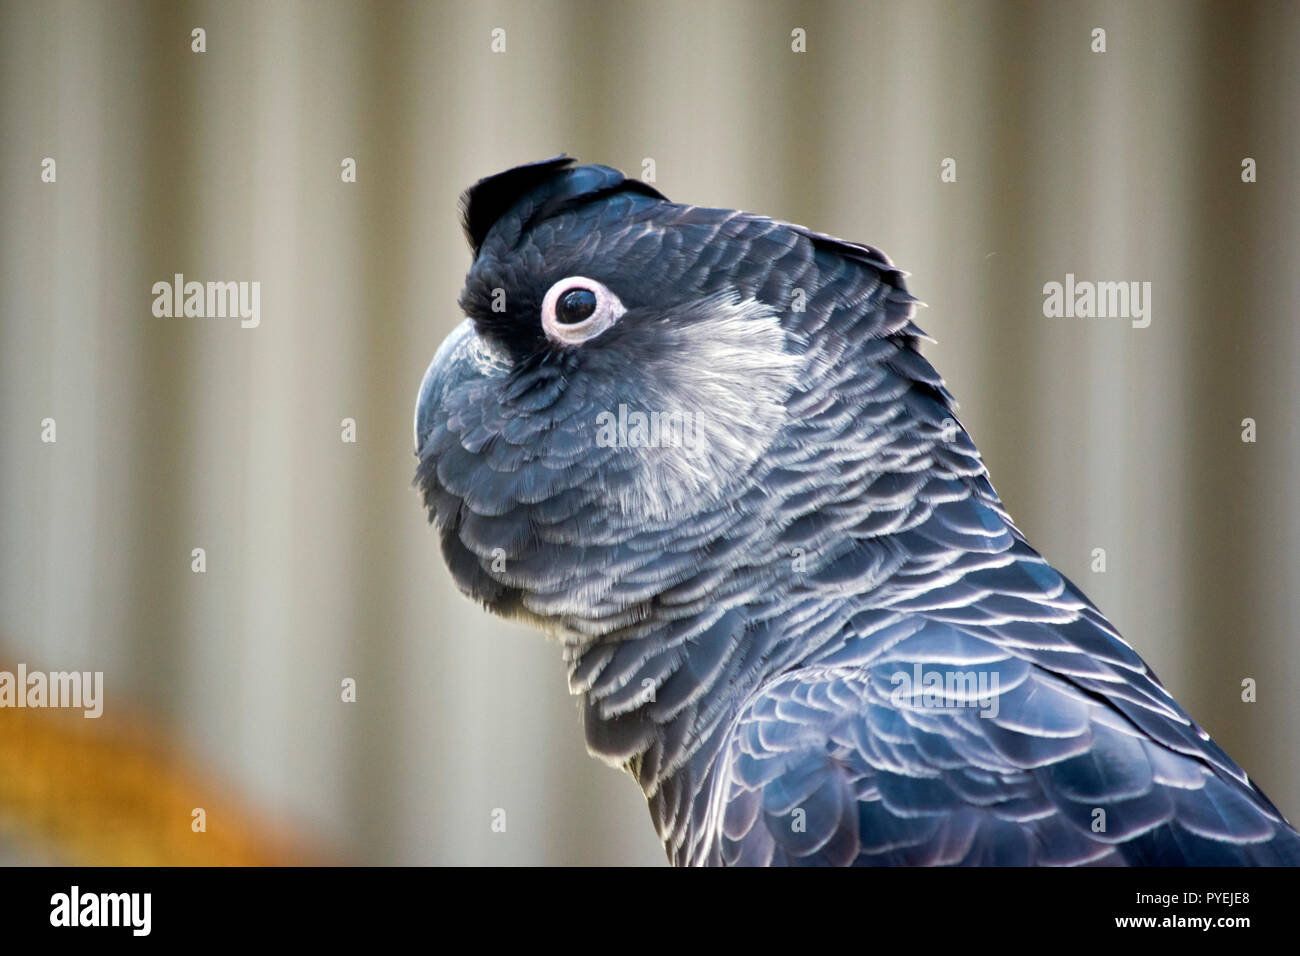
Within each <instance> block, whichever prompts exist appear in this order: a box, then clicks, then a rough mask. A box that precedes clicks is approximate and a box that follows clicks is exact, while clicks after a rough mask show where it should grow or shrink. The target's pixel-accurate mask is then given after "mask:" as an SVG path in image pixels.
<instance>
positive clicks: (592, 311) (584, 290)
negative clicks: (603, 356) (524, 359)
mask: <svg viewBox="0 0 1300 956" xmlns="http://www.w3.org/2000/svg"><path fill="white" fill-rule="evenodd" d="M626 311H627V309H625V308H623V303H622V302H620V301H619V300H618V296H616V295H615V294H614V293H613V292H610V291H609V289H607V288H605V286H604V285H603V284H601V283H599V282H597V281H596V280H595V279H588V278H586V277H584V276H569V277H568V278H567V279H561V280H560V281H559V282H557V283H555V285H553V286H551V288H550V290H549V291H548V292H547V293H546V298H544V299H543V300H542V329H543V330H544V331H545V332H546V334H547V336H548V337H549V338H551V339H553V340H554V341H556V342H559V343H560V344H561V345H581V344H582V343H583V342H586V341H588V340H589V339H594V338H595V337H596V336H598V335H600V333H602V332H604V331H605V330H606V329H608V328H609V327H610V326H611V325H613V324H614V323H615V322H616V321H617V320H618V318H619V317H620V316H621V315H623V313H624V312H626Z"/></svg>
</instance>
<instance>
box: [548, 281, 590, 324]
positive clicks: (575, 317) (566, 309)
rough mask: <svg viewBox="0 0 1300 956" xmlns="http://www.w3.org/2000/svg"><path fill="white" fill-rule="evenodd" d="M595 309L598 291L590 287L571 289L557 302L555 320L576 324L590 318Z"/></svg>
mask: <svg viewBox="0 0 1300 956" xmlns="http://www.w3.org/2000/svg"><path fill="white" fill-rule="evenodd" d="M595 311H596V293H594V292H592V291H591V290H590V289H570V290H569V291H568V292H566V293H564V295H562V296H560V300H559V301H558V302H556V303H555V320H556V321H557V322H561V323H563V324H564V325H576V324H577V323H579V322H584V321H586V320H587V319H589V318H590V317H591V315H592V313H593V312H595Z"/></svg>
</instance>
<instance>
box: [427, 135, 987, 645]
mask: <svg viewBox="0 0 1300 956" xmlns="http://www.w3.org/2000/svg"><path fill="white" fill-rule="evenodd" d="M462 206H463V212H464V229H465V234H466V236H467V238H468V240H469V243H470V246H471V249H472V251H473V264H472V266H471V268H470V270H469V273H468V276H467V277H466V281H465V287H464V290H463V292H462V293H461V296H460V307H461V309H462V311H463V312H464V314H465V316H466V319H465V321H464V322H462V323H461V324H460V325H459V326H458V327H457V328H456V329H455V330H454V331H453V332H452V333H451V335H450V336H449V337H448V338H447V340H446V341H445V342H444V343H443V344H442V346H441V347H440V348H439V349H438V351H437V353H436V355H435V356H434V358H433V361H432V363H431V364H430V366H429V369H428V371H427V372H426V374H425V376H424V380H423V382H422V384H421V386H420V392H419V398H418V402H417V405H416V410H415V446H416V454H417V456H418V458H419V465H418V469H417V475H416V485H417V487H418V488H419V490H420V491H421V493H422V494H423V497H424V502H425V505H426V507H427V509H428V513H429V516H430V520H431V521H432V522H433V523H434V525H435V526H436V528H437V530H438V532H439V534H440V537H441V541H442V547H443V553H444V556H445V558H446V560H447V563H448V566H449V567H450V569H451V572H452V575H453V577H454V578H455V580H456V583H457V584H458V586H459V587H460V588H461V590H462V591H464V592H465V593H466V594H468V595H470V596H471V597H473V598H475V599H476V600H478V601H481V602H482V603H484V604H485V605H486V606H487V607H488V608H489V609H491V610H493V611H495V612H497V613H500V614H503V615H506V616H520V617H524V618H526V619H529V620H531V621H533V622H535V623H538V624H541V625H542V626H544V627H546V628H548V629H550V630H552V631H554V632H557V633H558V634H560V635H561V636H562V637H564V638H565V639H566V640H568V641H571V642H577V643H583V642H590V641H594V640H599V639H602V638H607V637H609V636H610V635H618V636H622V637H627V636H629V635H636V634H644V633H645V632H646V631H647V629H651V628H654V627H657V626H661V625H663V624H664V622H671V621H676V622H687V623H684V624H682V625H681V627H682V628H694V629H698V628H702V627H707V626H708V623H709V622H710V620H714V621H716V619H717V616H718V615H720V614H724V613H725V612H726V610H727V608H728V607H729V606H732V605H734V604H735V603H736V602H742V601H744V600H746V599H748V598H752V597H753V596H754V595H755V594H759V593H762V592H763V590H764V589H771V588H783V587H787V586H789V584H788V581H787V578H788V575H787V574H786V573H785V570H784V569H785V568H787V566H790V564H791V558H792V555H795V554H796V553H797V552H798V551H800V550H803V551H804V552H805V555H806V556H807V555H809V554H810V553H811V557H810V558H809V560H810V561H811V563H812V570H814V571H815V569H816V567H817V566H818V565H819V564H820V563H822V562H826V561H829V560H830V559H832V558H833V557H835V556H836V555H837V554H841V553H843V551H844V549H845V548H847V547H851V546H852V541H853V540H854V539H853V538H852V535H851V534H849V533H848V532H849V530H851V526H852V525H854V524H857V523H859V522H860V521H862V520H864V519H866V520H869V519H871V517H872V516H871V513H870V512H871V510H872V509H867V511H864V512H859V511H857V510H854V509H853V508H852V507H850V504H851V502H853V501H861V500H863V496H864V495H865V494H867V493H868V492H869V491H870V490H871V487H872V485H873V484H874V485H876V491H877V493H878V495H877V499H876V500H877V501H878V503H879V505H880V507H879V508H877V509H875V511H877V512H880V511H882V510H883V511H886V512H888V514H883V515H882V514H879V513H877V514H875V516H874V520H876V521H877V522H879V524H880V527H881V528H884V527H886V526H887V525H889V524H890V522H891V521H892V522H894V523H895V524H896V525H901V524H902V523H905V521H906V520H907V515H908V513H909V509H910V507H911V504H912V502H911V500H910V497H909V488H910V491H911V492H915V491H916V490H917V487H919V485H918V484H917V483H916V482H912V483H911V485H909V483H908V478H907V475H908V473H909V469H910V470H911V471H912V472H915V471H916V470H918V466H917V462H918V461H920V460H921V459H922V458H923V457H924V456H925V455H926V454H929V451H928V450H929V449H931V447H932V446H933V444H934V442H935V441H937V440H938V437H937V436H939V435H940V433H941V432H942V431H943V430H944V429H945V428H947V427H948V426H949V424H950V423H951V421H952V419H951V408H950V405H949V402H948V398H947V393H946V392H944V391H943V387H942V383H941V381H940V380H939V378H938V376H937V375H936V374H935V373H934V370H933V369H932V368H931V367H930V366H929V364H928V363H927V362H926V361H925V360H924V359H922V358H921V357H920V355H919V353H918V352H917V349H916V342H917V339H918V338H919V337H920V336H921V334H922V333H921V332H920V330H919V329H917V328H916V327H915V326H914V325H913V324H912V321H911V316H912V311H913V307H914V300H913V299H912V298H911V296H910V295H908V294H907V291H906V289H905V287H904V284H903V279H902V274H901V273H900V272H899V271H898V270H896V269H895V268H894V267H893V266H892V265H891V264H890V263H889V261H888V260H887V259H886V258H885V257H884V256H883V255H882V254H881V253H879V252H878V251H876V250H874V249H871V248H869V247H867V246H862V245H858V244H855V243H848V242H843V241H841V240H837V239H833V238H831V237H829V236H824V235H821V234H818V233H814V232H811V231H809V230H807V229H805V228H803V227H800V226H794V225H791V224H788V223H782V222H777V221H775V220H772V219H768V218H765V217H762V216H755V215H750V214H746V213H740V212H735V211H731V210H723V209H706V208H700V207H696V206H689V205H681V204H678V203H673V202H670V201H668V200H667V199H666V198H665V197H664V196H663V195H662V194H661V193H659V192H658V191H657V190H656V189H654V188H653V187H651V186H650V185H648V184H646V183H644V182H641V181H640V180H636V179H629V178H626V177H625V176H624V175H623V174H621V173H620V172H618V171H617V170H614V169H611V168H609V167H606V166H596V165H575V163H574V161H573V160H571V159H568V158H564V157H560V158H556V159H551V160H546V161H543V162H539V163H534V164H531V165H526V166H520V167H517V168H514V169H511V170H508V171H506V172H503V173H500V174H498V175H495V176H491V177H489V178H487V179H484V180H482V181H480V182H479V183H477V184H476V185H474V186H473V187H472V188H470V189H469V190H468V191H467V192H466V194H465V196H464V197H463V200H462ZM967 445H968V443H967ZM945 453H946V454H950V455H952V456H955V457H956V458H961V457H962V456H963V455H969V456H972V457H973V458H974V459H975V460H977V457H978V456H977V455H975V453H974V448H973V446H970V447H968V448H967V447H965V446H963V444H962V443H961V442H956V443H952V442H949V443H948V444H947V450H946V452H945ZM890 476H893V477H892V478H891V477H890ZM882 479H888V483H889V485H890V487H888V488H884V487H883V485H882V484H881V482H882ZM914 485H915V487H913V486H914ZM837 502H840V503H841V504H843V505H844V507H843V508H841V510H840V511H839V512H838V513H837V512H836V510H835V505H836V503H837ZM846 522H847V524H846ZM864 533H865V532H864ZM873 533H874V532H873ZM803 570H807V568H804V569H801V571H803ZM808 580H809V579H808V578H807V577H806V576H805V580H804V584H803V586H805V587H806V586H809V585H808Z"/></svg>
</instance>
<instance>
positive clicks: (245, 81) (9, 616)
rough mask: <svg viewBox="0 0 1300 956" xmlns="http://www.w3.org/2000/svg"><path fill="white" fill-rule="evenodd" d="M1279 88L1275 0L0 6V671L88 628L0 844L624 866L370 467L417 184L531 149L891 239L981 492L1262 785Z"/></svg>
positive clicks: (401, 339)
mask: <svg viewBox="0 0 1300 956" xmlns="http://www.w3.org/2000/svg"><path fill="white" fill-rule="evenodd" d="M196 28H202V29H203V31H204V46H205V52H202V53H199V52H194V50H193V49H192V45H193V44H194V42H195V40H194V37H193V34H192V31H193V30H195V29H196ZM1097 28H1101V29H1103V30H1104V31H1105V52H1104V53H1102V52H1094V47H1095V46H1096V45H1097V42H1096V39H1095V35H1094V33H1093V31H1094V30H1095V29H1097ZM498 29H499V30H502V31H504V34H495V38H496V46H497V47H498V51H497V52H494V50H493V45H494V33H493V31H494V30H498ZM795 30H803V31H805V33H804V36H805V38H806V39H805V43H806V51H805V52H795V51H794V50H793V49H792V45H795V44H796V38H795V37H792V31H795ZM502 43H504V50H500V47H501V45H502ZM1298 106H1300V5H1297V4H1294V3H1276V4H1265V3H1245V2H1224V3H1160V2H1144V3H1124V2H1115V3H1086V2H1085V3H1074V4H1068V5H1067V4H1058V3H1046V2H1044V3H957V2H952V3H923V2H907V3H832V2H825V3H809V4H801V3H782V2H764V0H760V2H732V3H712V2H711V3H687V2H682V3H632V2H626V3H594V2H593V3H574V2H547V0H535V2H534V0H530V2H518V3H492V2H482V3H470V2H464V3H451V2H434V3H418V4H415V3H413V4H400V3H339V2H328V0H326V2H267V3H245V2H219V3H218V2H210V3H200V2H158V3H143V2H132V0H123V2H113V3H109V2H95V3H91V2H4V3H3V4H0V209H3V235H2V238H0V407H2V408H3V410H4V411H3V414H2V415H0V501H2V502H3V504H2V505H0V508H2V510H0V515H2V518H0V669H7V670H10V671H13V670H15V669H16V667H17V665H18V664H19V663H23V664H26V666H27V667H28V668H29V669H31V670H38V669H39V670H46V671H53V670H79V671H102V672H103V673H104V716H103V717H102V718H100V719H99V720H87V719H83V718H82V716H81V714H80V712H69V711H55V710H23V711H19V710H13V709H0V861H3V862H8V863H45V862H72V863H131V862H165V863H175V862H180V863H185V862H212V863H224V862H302V861H318V862H361V863H374V864H426V863H455V864H480V863H483V864H494V863H526V864H541V863H547V864H578V863H595V864H642V863H644V864H655V865H659V864H662V863H663V861H664V857H663V853H662V850H661V849H660V848H659V846H658V843H657V840H656V839H655V837H654V834H653V831H652V828H651V825H650V821H649V816H648V814H647V812H646V810H645V806H644V800H643V799H642V797H641V795H640V792H639V791H638V790H637V788H636V786H635V785H634V783H633V782H632V780H631V778H629V777H627V776H625V775H622V774H620V773H618V772H616V771H614V770H611V769H608V768H607V767H605V766H603V765H601V764H599V763H597V762H595V761H593V760H591V759H590V758H588V757H587V756H586V754H585V752H584V747H583V743H582V733H581V730H580V728H579V723H578V714H577V709H576V703H575V701H573V700H571V699H570V698H569V697H568V695H567V692H566V687H565V674H564V668H563V665H562V663H561V661H560V655H559V651H558V649H557V648H556V647H554V646H552V645H550V644H548V643H547V642H546V640H545V639H543V638H542V637H541V636H539V635H537V634H534V633H531V632H528V631H526V630H524V629H522V628H520V627H517V626H514V625H507V624H505V623H502V622H500V621H498V620H496V619H494V618H491V617H489V616H488V615H486V614H485V613H483V612H481V611H480V610H479V609H477V608H476V607H475V606H473V605H471V604H470V603H469V602H468V601H466V600H464V599H462V598H461V597H460V596H459V594H458V593H456V592H455V591H454V589H453V587H452V585H451V583H450V579H449V577H448V575H447V573H446V571H445V569H444V568H443V565H442V561H441V558H440V556H439V553H438V548H437V544H436V541H435V536H434V534H433V532H432V531H431V530H430V529H429V528H428V527H427V526H426V524H425V518H424V514H423V511H422V509H421V506H420V503H419V501H418V498H417V495H416V493H415V491H414V490H413V489H412V488H411V485H410V483H411V479H412V476H413V473H414V467H415V459H414V457H413V454H412V437H411V418H412V407H413V404H414V401H415V395H416V390H417V388H418V385H419V382H420V378H421V375H422V373H423V371H424V368H425V366H426V365H427V363H428V361H429V359H430V357H431V356H432V354H433V352H434V350H435V348H436V347H437V345H438V343H439V342H440V341H441V339H442V338H443V336H445V335H446V334H447V332H448V331H450V330H451V329H452V327H453V326H454V325H455V324H456V323H457V321H458V320H459V315H458V311H457V308H456V298H457V295H458V293H459V290H460V285H461V280H462V278H463V276H464V273H465V270H466V269H467V267H468V265H469V254H468V251H467V249H466V246H465V243H464V240H463V238H462V236H461V234H460V230H459V225H458V222H457V209H456V201H457V197H458V195H459V193H460V192H461V190H462V189H463V188H465V187H466V186H467V185H469V184H470V183H472V182H473V181H474V180H476V179H478V178H480V177H482V176H484V175H487V174H489V173H492V172H496V171H498V170H501V169H503V168H506V167H508V166H511V165H514V164H516V163H519V162H524V161H528V160H534V159H539V158H543V157H547V156H551V155H554V154H556V153H561V152H564V153H569V154H571V155H575V156H577V157H579V158H580V159H582V160H584V161H589V162H601V163H606V164H608V165H612V166H617V167H620V168H622V169H624V170H626V171H628V172H629V174H631V175H639V174H640V173H641V171H642V170H643V169H646V168H647V167H646V166H645V161H646V160H647V159H649V160H653V167H654V173H655V179H656V185H657V186H658V188H659V189H661V190H662V191H663V192H665V193H666V194H667V195H668V196H669V197H670V198H672V199H674V200H678V201H683V202H689V203H694V204H698V205H709V206H725V207H733V208H743V209H748V210H751V211H754V212H760V213H765V214H768V215H772V216H775V217H777V218H782V219H788V220H792V221H795V222H799V223H803V224H806V225H809V226H811V227H813V228H816V229H818V230H821V231H824V232H830V233H833V234H836V235H839V236H842V237H844V238H848V239H853V240H859V241H864V242H869V243H872V244H874V245H877V246H879V247H880V248H882V249H883V250H885V251H886V252H887V253H888V254H889V255H890V256H891V257H892V258H893V259H894V261H895V262H897V263H898V264H900V266H902V267H903V268H905V269H907V270H909V271H910V272H911V273H912V275H911V279H910V283H911V288H912V290H913V292H914V293H915V294H916V295H917V296H919V297H920V298H921V299H923V300H924V301H925V302H927V303H928V309H926V310H924V311H923V312H922V313H921V315H920V317H919V321H920V324H921V325H922V326H923V327H924V328H925V329H926V330H927V331H928V332H929V333H930V334H932V335H933V336H934V337H935V338H937V339H938V344H937V345H934V346H929V347H927V354H928V355H929V356H930V357H931V359H932V360H933V361H934V363H935V364H936V366H937V367H938V368H939V370H940V371H941V372H942V373H943V374H944V375H945V376H946V377H947V379H948V382H949V384H950V386H951V388H952V390H953V391H954V392H955V394H956V396H957V398H958V399H959V400H960V402H961V414H962V419H963V421H964V423H965V424H966V425H967V426H968V427H969V429H970V431H971V432H972V434H973V435H974V437H975V440H976V441H977V442H978V443H979V445H980V447H981V449H982V450H983V453H984V455H985V457H986V459H987V460H988V463H989V466H990V469H991V472H992V475H993V480H994V483H995V485H996V487H997V488H998V489H999V491H1000V492H1001V494H1002V496H1003V498H1004V499H1005V500H1006V502H1007V505H1008V507H1009V509H1010V511H1011V514H1012V516H1013V517H1014V518H1015V519H1016V520H1017V522H1018V524H1019V525H1020V527H1021V528H1022V530H1023V531H1024V532H1025V533H1026V535H1027V536H1028V537H1029V539H1030V540H1031V541H1032V542H1034V544H1035V545H1036V546H1037V547H1038V549H1039V550H1041V551H1042V552H1043V553H1044V554H1046V555H1047V557H1048V558H1049V559H1051V560H1052V561H1053V562H1054V563H1056V565H1057V566H1058V567H1060V568H1061V569H1062V570H1063V571H1065V572H1066V573H1067V574H1068V575H1069V576H1070V577H1072V578H1074V579H1075V580H1076V581H1077V582H1078V583H1079V584H1080V586H1081V587H1083V589H1084V590H1085V591H1086V592H1087V593H1088V594H1089V595H1090V596H1091V597H1092V598H1093V600H1094V601H1096V602H1097V603H1098V604H1099V605H1100V607H1101V608H1102V610H1103V611H1105V612H1106V613H1107V614H1108V615H1109V616H1110V617H1111V619H1112V620H1113V621H1114V622H1115V623H1116V624H1117V626H1118V627H1119V628H1120V630H1121V631H1122V632H1123V633H1124V634H1125V635H1126V636H1127V638H1128V639H1129V641H1130V642H1131V643H1132V644H1133V645H1134V646H1135V647H1136V648H1137V649H1138V650H1139V651H1140V652H1141V653H1142V655H1143V656H1144V657H1145V658H1146V659H1147V660H1148V661H1149V662H1150V663H1151V665H1152V666H1153V667H1154V668H1155V670H1156V671H1157V673H1159V674H1160V675H1161V677H1162V678H1163V679H1164V681H1165V682H1166V684H1167V685H1168V686H1169V687H1170V689H1171V691H1172V692H1173V693H1174V695H1175V696H1176V697H1177V698H1178V699H1179V700H1180V701H1181V702H1182V703H1183V704H1184V706H1186V707H1187V708H1188V710H1189V711H1190V712H1191V713H1192V714H1193V716H1195V717H1196V718H1197V719H1198V720H1199V721H1200V722H1201V723H1202V724H1203V725H1204V726H1205V727H1206V728H1207V729H1208V730H1209V731H1210V732H1211V734H1213V735H1214V737H1215V738H1216V739H1217V740H1218V741H1219V743H1220V744H1222V745H1223V746H1224V747H1225V749H1227V751H1228V752H1229V753H1230V754H1232V755H1233V756H1234V757H1235V758H1236V759H1237V760H1238V761H1239V762H1240V763H1241V764H1242V765H1243V766H1244V767H1245V768H1246V769H1247V770H1248V771H1249V772H1250V773H1251V774H1252V775H1253V776H1254V777H1255V778H1256V779H1257V780H1258V781H1259V782H1260V784H1261V786H1262V787H1263V789H1264V790H1265V791H1266V792H1267V793H1268V794H1269V795H1270V796H1271V797H1272V798H1273V799H1274V801H1275V802H1276V803H1277V804H1278V805H1279V806H1280V807H1281V809H1282V810H1283V811H1284V812H1285V813H1287V814H1288V815H1289V816H1290V818H1291V819H1292V820H1293V821H1295V820H1297V819H1300V756H1297V755H1298V754H1300V700H1298V699H1297V695H1296V692H1295V686H1296V680H1297V677H1298V676H1300V644H1298V643H1297V638H1296V622H1297V621H1298V620H1300V588H1297V586H1296V584H1297V582H1298V581H1300V508H1298V507H1297V506H1296V503H1295V495H1296V494H1297V492H1300V484H1298V483H1297V480H1296V476H1297V474H1300V415H1297V410H1296V405H1297V399H1296V393H1295V386H1294V378H1295V369H1296V367H1297V365H1298V364H1300V315H1298V314H1297V310H1298V306H1300V166H1298V165H1297V154H1298V151H1300V109H1298V108H1297V107H1298ZM46 158H52V159H54V160H55V162H56V166H55V169H56V179H55V181H54V182H45V181H43V180H42V171H43V161H44V160H45V159H46ZM349 158H350V159H353V160H354V161H355V165H356V181H355V182H345V181H344V177H343V175H342V170H343V164H344V161H345V160H346V159H349ZM1246 158H1251V159H1253V160H1255V164H1256V168H1257V177H1258V181H1257V182H1253V183H1247V182H1243V181H1242V170H1243V166H1242V163H1243V160H1245V159H1246ZM946 159H952V160H955V171H956V180H955V182H944V181H942V180H941V173H942V172H943V168H944V167H943V163H944V161H945V160H946ZM176 273H183V274H184V275H185V277H186V279H187V280H198V281H209V280H212V281H257V282H260V284H261V321H260V325H259V326H258V327H257V328H255V329H245V328H241V327H240V323H239V320H238V319H222V318H158V317H155V316H154V314H153V312H152V305H153V301H154V294H153V292H152V291H151V289H152V286H153V283H155V282H159V281H163V282H170V281H171V280H172V277H173V275H174V274H176ZM1067 273H1072V274H1074V275H1075V276H1077V277H1078V278H1079V279H1081V280H1083V279H1087V280H1108V281H1136V282H1150V283H1151V284H1152V301H1151V307H1152V309H1151V324H1150V326H1149V327H1148V328H1133V327H1132V325H1131V324H1130V322H1128V321H1127V320H1124V319H1113V318H1112V319H1100V318H1092V319H1085V318H1046V317H1044V313H1043V298H1044V296H1043V286H1044V284H1045V283H1047V282H1053V281H1055V282H1063V281H1064V280H1065V276H1066V274H1067ZM1246 418H1250V419H1253V420H1254V421H1255V423H1256V428H1257V436H1256V437H1257V440H1256V441H1255V442H1253V443H1247V442H1243V440H1242V430H1243V425H1242V421H1243V419H1246ZM45 419H54V421H55V423H56V428H57V432H56V435H57V441H55V442H53V443H50V442H47V441H43V440H42V436H43V431H44V430H45V426H43V424H42V423H43V421H44V420H45ZM344 419H353V420H354V421H355V423H356V425H355V427H356V432H355V437H356V440H355V442H352V443H349V442H345V441H344V440H343V431H344V428H343V425H342V422H343V420H344ZM196 548H202V549H204V555H205V562H206V570H205V571H203V573H196V572H195V571H194V570H193V569H192V566H193V561H194V559H193V556H192V555H193V551H194V549H196ZM1097 548H1102V549H1104V550H1105V554H1106V570H1105V572H1104V573H1100V572H1097V571H1094V570H1093V566H1094V556H1093V553H1094V549H1097ZM349 678H350V679H352V680H354V681H355V682H356V683H355V686H356V700H355V702H345V701H344V700H343V699H342V697H343V693H342V691H341V688H342V686H343V682H344V681H345V680H347V679H349ZM1246 678H1253V679H1255V680H1256V681H1257V683H1258V699H1257V701H1256V702H1254V703H1244V702H1243V701H1242V681H1243V680H1244V679H1246ZM194 808H203V809H204V810H205V811H206V832H203V833H195V832H194V831H193V830H192V811H193V809H194ZM497 810H504V811H505V820H506V827H505V832H494V829H493V826H492V822H493V819H494V817H493V814H494V812H495V811H497ZM498 819H499V816H498Z"/></svg>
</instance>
